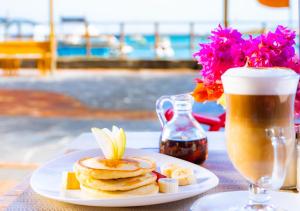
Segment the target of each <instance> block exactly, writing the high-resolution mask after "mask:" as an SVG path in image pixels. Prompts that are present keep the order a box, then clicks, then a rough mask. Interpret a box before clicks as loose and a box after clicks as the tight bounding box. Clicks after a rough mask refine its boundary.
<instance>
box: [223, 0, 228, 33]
mask: <svg viewBox="0 0 300 211" xmlns="http://www.w3.org/2000/svg"><path fill="white" fill-rule="evenodd" d="M228 3H229V0H224V5H223V7H224V11H223V15H224V17H223V21H224V27H228Z"/></svg>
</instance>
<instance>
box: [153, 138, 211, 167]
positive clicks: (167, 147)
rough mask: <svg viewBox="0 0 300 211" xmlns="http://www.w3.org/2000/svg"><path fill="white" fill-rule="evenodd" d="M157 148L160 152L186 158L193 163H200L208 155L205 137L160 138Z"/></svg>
mask: <svg viewBox="0 0 300 211" xmlns="http://www.w3.org/2000/svg"><path fill="white" fill-rule="evenodd" d="M159 149H160V153H163V154H166V155H170V156H173V157H177V158H180V159H183V160H187V161H190V162H192V163H195V164H202V163H203V162H204V161H205V160H206V159H207V155H208V149H207V138H202V139H197V140H190V141H182V140H170V139H168V140H162V141H161V142H160V148H159Z"/></svg>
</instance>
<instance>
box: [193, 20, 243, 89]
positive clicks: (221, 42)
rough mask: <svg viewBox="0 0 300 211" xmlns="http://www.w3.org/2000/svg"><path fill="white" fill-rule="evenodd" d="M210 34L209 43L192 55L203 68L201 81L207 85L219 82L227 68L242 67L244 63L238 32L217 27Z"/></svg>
mask: <svg viewBox="0 0 300 211" xmlns="http://www.w3.org/2000/svg"><path fill="white" fill-rule="evenodd" d="M211 33H212V35H211V36H210V37H209V39H210V40H211V42H210V43H205V44H200V47H201V48H200V50H199V51H198V52H196V53H195V54H194V55H193V56H194V57H195V58H196V59H198V62H199V64H201V65H202V67H203V69H202V71H201V76H202V81H203V83H204V84H207V85H209V84H210V85H211V84H212V83H216V82H217V81H220V80H221V75H222V74H223V73H224V72H225V71H226V70H228V69H229V68H231V67H238V66H243V65H244V64H245V62H246V59H245V55H244V53H243V51H242V48H243V43H244V39H243V38H242V34H241V33H240V32H238V31H237V30H236V29H231V28H222V26H221V25H219V26H218V27H217V28H216V29H215V30H213V31H212V32H211Z"/></svg>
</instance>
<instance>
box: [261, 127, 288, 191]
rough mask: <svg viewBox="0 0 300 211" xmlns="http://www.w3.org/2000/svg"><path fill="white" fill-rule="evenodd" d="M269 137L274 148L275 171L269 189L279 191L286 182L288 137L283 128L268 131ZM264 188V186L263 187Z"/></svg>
mask: <svg viewBox="0 0 300 211" xmlns="http://www.w3.org/2000/svg"><path fill="white" fill-rule="evenodd" d="M266 132H267V136H268V137H269V138H270V139H271V142H272V146H273V155H274V162H273V171H272V177H271V180H270V184H269V187H268V185H267V184H265V185H267V187H264V188H268V189H273V190H277V189H279V188H280V187H281V186H282V185H283V182H284V179H285V175H286V170H287V147H286V137H285V136H284V130H283V128H279V129H276V130H275V129H273V128H272V129H267V130H266ZM263 186H264V185H263Z"/></svg>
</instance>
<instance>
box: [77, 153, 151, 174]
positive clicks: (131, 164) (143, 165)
mask: <svg viewBox="0 0 300 211" xmlns="http://www.w3.org/2000/svg"><path fill="white" fill-rule="evenodd" d="M155 168H156V166H155V162H154V161H152V160H150V159H148V158H144V157H130V158H125V159H122V160H107V159H104V158H101V157H93V158H83V159H81V160H79V161H77V162H76V163H75V165H74V171H75V172H76V174H77V175H80V174H83V175H85V176H89V177H92V178H94V179H120V178H128V177H136V176H139V175H144V174H146V173H149V172H151V171H153V170H155Z"/></svg>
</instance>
